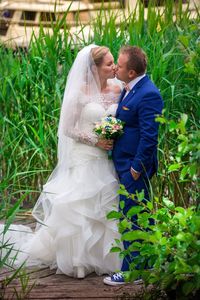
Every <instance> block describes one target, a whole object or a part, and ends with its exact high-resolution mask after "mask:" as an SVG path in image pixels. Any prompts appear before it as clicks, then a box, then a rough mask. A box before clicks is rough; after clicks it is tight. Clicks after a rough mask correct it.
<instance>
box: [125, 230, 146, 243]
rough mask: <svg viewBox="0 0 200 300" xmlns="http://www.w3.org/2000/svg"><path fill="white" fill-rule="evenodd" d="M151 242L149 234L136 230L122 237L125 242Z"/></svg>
mask: <svg viewBox="0 0 200 300" xmlns="http://www.w3.org/2000/svg"><path fill="white" fill-rule="evenodd" d="M138 239H141V240H147V241H148V240H149V233H147V232H143V231H140V230H134V231H131V232H126V233H124V234H123V235H122V240H123V241H135V240H138Z"/></svg>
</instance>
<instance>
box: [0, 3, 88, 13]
mask: <svg viewBox="0 0 200 300" xmlns="http://www.w3.org/2000/svg"><path fill="white" fill-rule="evenodd" d="M0 7H1V6H0ZM3 7H4V9H5V8H6V9H12V10H18V11H40V12H54V11H55V4H54V3H52V1H48V2H47V3H38V2H34V3H32V2H27V1H26V2H25V1H19V2H18V3H16V2H8V3H7V5H5V3H4V5H3ZM68 9H69V11H75V12H76V11H82V10H83V11H87V10H88V9H93V5H91V4H85V3H83V2H82V1H65V2H63V3H62V4H59V2H58V4H57V5H56V12H64V11H66V10H68Z"/></svg>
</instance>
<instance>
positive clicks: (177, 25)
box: [0, 1, 200, 205]
mask: <svg viewBox="0 0 200 300" xmlns="http://www.w3.org/2000/svg"><path fill="white" fill-rule="evenodd" d="M165 2H166V4H165V7H164V9H163V10H162V11H160V12H159V13H157V12H156V8H155V7H154V6H153V5H152V4H151V3H150V4H149V6H148V8H147V16H148V18H147V19H146V18H145V14H146V9H145V8H144V6H143V5H142V3H141V1H139V2H138V6H137V10H135V11H134V12H130V14H125V13H124V12H121V13H120V14H119V12H115V11H108V12H107V15H106V16H105V12H104V10H103V9H101V11H100V12H99V14H98V15H97V17H96V19H95V20H94V21H93V22H92V24H91V28H92V31H91V32H93V33H91V36H90V37H89V39H87V38H86V37H85V36H84V25H82V26H81V29H80V32H79V35H78V36H77V40H76V44H74V41H73V40H72V39H71V38H70V33H69V28H68V27H67V26H66V25H64V22H65V17H66V15H65V16H64V17H63V19H62V20H60V21H58V22H57V23H56V24H54V23H53V22H52V29H53V35H49V34H47V33H44V29H43V27H42V25H41V28H40V35H39V37H38V38H37V39H36V38H35V37H34V35H33V37H32V42H31V45H30V47H29V49H28V51H27V52H26V51H18V52H13V51H12V50H10V49H5V48H4V46H3V45H1V46H0V70H1V74H0V105H1V109H0V124H1V133H2V134H1V152H0V153H1V154H0V155H1V166H2V168H1V177H2V180H1V183H0V189H1V191H2V203H5V205H9V204H10V203H13V202H15V201H16V200H17V199H19V198H20V197H21V195H22V194H23V193H25V192H27V193H28V196H27V198H26V203H27V204H30V205H33V203H34V202H35V200H36V199H37V197H38V195H39V193H40V191H41V189H42V185H43V184H44V183H45V181H46V180H47V178H48V176H49V175H50V173H51V171H52V169H53V168H54V167H55V164H56V157H57V154H56V148H57V128H58V119H59V113H60V107H61V103H62V97H63V93H64V88H65V83H66V78H67V74H68V72H69V69H70V67H71V65H72V63H73V60H74V58H75V56H76V54H77V52H78V51H79V49H80V48H81V47H83V46H84V45H86V44H89V43H96V44H99V45H106V46H108V47H109V48H110V49H111V51H112V53H113V55H114V57H115V60H117V54H118V51H119V48H120V47H121V46H122V45H124V44H131V45H139V46H140V47H142V48H143V49H144V50H145V51H146V53H147V55H148V74H149V75H150V77H151V79H152V80H153V81H154V82H155V83H156V85H157V86H158V87H159V88H160V91H161V94H162V96H163V99H164V101H165V116H170V117H171V116H174V117H175V118H176V116H177V115H178V113H179V112H185V113H187V114H188V115H189V121H188V125H189V126H193V127H194V130H196V129H197V128H198V116H199V111H198V110H199V75H198V70H199V64H200V62H199V54H200V43H199V38H198V36H199V25H198V23H199V13H198V9H196V18H195V19H190V11H189V8H186V10H184V11H183V8H182V5H181V1H179V3H178V4H177V5H176V6H175V7H174V6H173V4H172V1H165ZM172 11H174V16H175V17H176V21H175V22H174V20H173V15H172ZM66 14H67V12H66ZM61 28H63V34H61V31H60V29H61ZM160 136H161V139H160V146H159V147H160V148H161V149H162V151H165V143H166V141H165V133H164V132H162V131H161V134H160ZM168 143H169V144H170V143H172V144H173V141H170V140H169V141H168Z"/></svg>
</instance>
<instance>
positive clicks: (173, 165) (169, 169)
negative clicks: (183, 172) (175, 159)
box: [168, 164, 181, 172]
mask: <svg viewBox="0 0 200 300" xmlns="http://www.w3.org/2000/svg"><path fill="white" fill-rule="evenodd" d="M180 167H181V164H172V165H170V166H169V167H168V171H169V172H172V171H177V170H178V169H180Z"/></svg>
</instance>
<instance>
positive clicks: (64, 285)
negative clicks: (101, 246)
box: [4, 270, 144, 300]
mask: <svg viewBox="0 0 200 300" xmlns="http://www.w3.org/2000/svg"><path fill="white" fill-rule="evenodd" d="M42 274H43V275H42ZM34 275H36V273H34ZM37 275H38V278H31V277H30V278H31V279H30V281H29V286H32V285H33V284H34V283H35V286H34V287H33V288H32V290H31V292H30V294H29V295H28V298H27V299H130V297H131V299H133V300H134V299H137V300H138V299H140V296H141V294H142V293H143V290H144V287H143V285H133V284H127V285H125V286H119V287H110V286H106V285H104V284H103V276H97V275H95V274H94V273H93V274H90V275H89V276H87V277H86V278H85V279H75V278H70V277H68V276H66V275H60V274H59V275H56V274H55V273H54V274H52V270H50V271H49V272H47V270H46V274H45V277H40V276H41V275H42V276H44V272H43V271H42V272H40V271H38V273H37ZM14 288H15V289H16V290H17V291H18V292H20V289H21V287H20V284H19V282H17V281H16V280H15V282H13V283H12V284H10V285H9V287H8V288H7V289H6V292H5V297H4V299H9V297H10V296H11V295H12V294H13V292H14Z"/></svg>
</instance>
